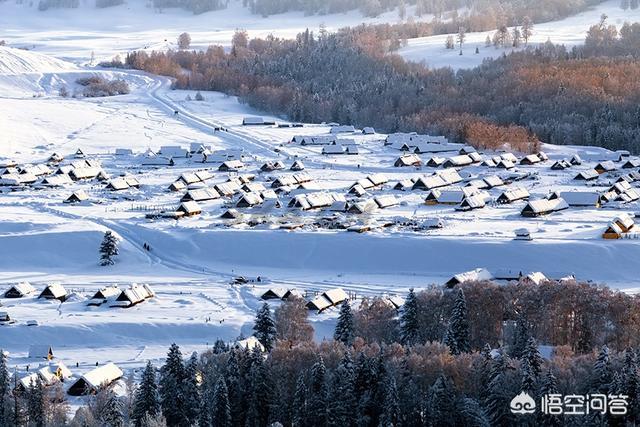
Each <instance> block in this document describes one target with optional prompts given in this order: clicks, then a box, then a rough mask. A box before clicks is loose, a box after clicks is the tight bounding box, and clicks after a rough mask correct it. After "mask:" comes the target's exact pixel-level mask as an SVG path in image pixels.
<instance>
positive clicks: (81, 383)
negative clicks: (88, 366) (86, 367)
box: [67, 363, 124, 396]
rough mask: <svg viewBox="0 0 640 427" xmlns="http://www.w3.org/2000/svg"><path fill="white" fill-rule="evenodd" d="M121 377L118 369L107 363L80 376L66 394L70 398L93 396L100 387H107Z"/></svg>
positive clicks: (120, 371) (121, 373)
mask: <svg viewBox="0 0 640 427" xmlns="http://www.w3.org/2000/svg"><path fill="white" fill-rule="evenodd" d="M123 375H124V374H123V372H122V370H121V369H120V368H118V367H117V366H116V365H114V364H113V363H107V364H106V365H103V366H100V367H98V368H95V369H93V370H91V371H89V372H87V373H86V374H84V375H82V376H81V377H80V378H78V380H77V381H76V382H75V383H73V384H72V385H71V387H69V390H67V393H68V394H69V395H71V396H83V395H89V394H95V393H97V392H98V390H100V389H101V388H102V387H105V386H108V385H110V384H112V383H113V382H115V381H117V380H119V379H120V378H122V376H123Z"/></svg>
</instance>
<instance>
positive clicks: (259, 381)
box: [245, 351, 273, 427]
mask: <svg viewBox="0 0 640 427" xmlns="http://www.w3.org/2000/svg"><path fill="white" fill-rule="evenodd" d="M252 358H253V362H252V366H251V369H250V371H249V382H248V384H249V393H248V398H247V399H248V402H245V404H247V405H248V407H247V409H246V412H247V421H246V425H247V426H256V427H258V426H265V425H267V424H268V422H269V415H270V413H271V406H272V400H273V384H272V382H271V377H270V376H269V372H268V370H267V366H266V364H265V362H264V359H263V358H262V356H261V355H260V354H259V353H258V352H257V351H254V352H253V353H252Z"/></svg>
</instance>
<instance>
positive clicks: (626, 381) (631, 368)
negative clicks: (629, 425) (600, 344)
mask: <svg viewBox="0 0 640 427" xmlns="http://www.w3.org/2000/svg"><path fill="white" fill-rule="evenodd" d="M622 374H623V378H622V379H623V385H622V394H625V395H627V396H629V408H630V414H629V415H630V420H632V421H637V420H638V419H639V418H640V377H639V376H638V359H637V356H636V353H635V352H634V351H633V349H631V348H628V349H626V350H625V352H624V364H623V366H622Z"/></svg>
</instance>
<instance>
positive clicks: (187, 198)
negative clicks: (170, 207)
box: [180, 188, 220, 202]
mask: <svg viewBox="0 0 640 427" xmlns="http://www.w3.org/2000/svg"><path fill="white" fill-rule="evenodd" d="M219 198H220V194H219V193H218V192H217V191H216V190H215V189H214V188H197V189H194V190H189V191H187V192H186V193H185V195H184V196H182V198H181V199H180V201H181V202H206V201H209V200H216V199H219Z"/></svg>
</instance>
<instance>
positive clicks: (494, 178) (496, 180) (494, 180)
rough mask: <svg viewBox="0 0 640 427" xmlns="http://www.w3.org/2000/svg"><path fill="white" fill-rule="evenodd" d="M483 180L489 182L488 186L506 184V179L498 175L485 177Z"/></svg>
mask: <svg viewBox="0 0 640 427" xmlns="http://www.w3.org/2000/svg"><path fill="white" fill-rule="evenodd" d="M483 181H484V182H485V183H486V184H487V186H488V188H493V187H500V186H502V185H504V181H503V180H502V178H500V177H499V176H498V175H491V176H487V177H485V178H483Z"/></svg>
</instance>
